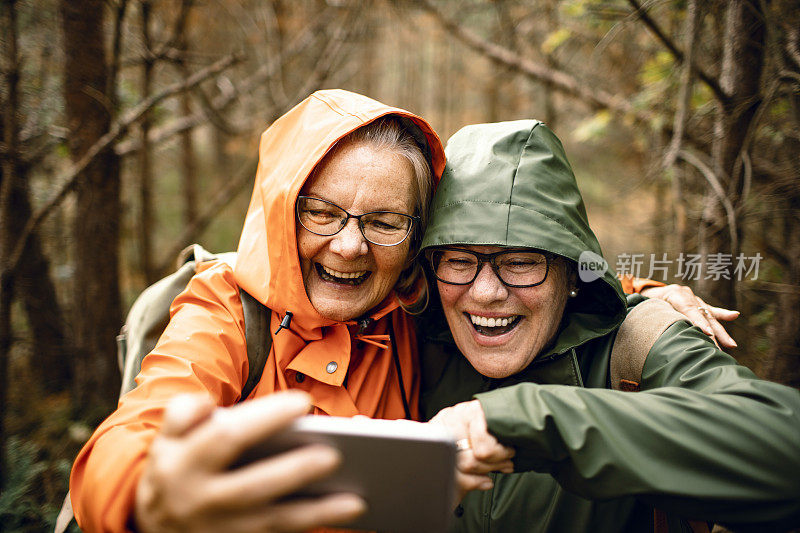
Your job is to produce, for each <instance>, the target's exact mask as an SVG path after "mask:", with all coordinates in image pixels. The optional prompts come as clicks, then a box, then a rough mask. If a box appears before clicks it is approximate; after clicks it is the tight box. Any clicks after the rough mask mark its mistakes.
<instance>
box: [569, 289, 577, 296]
mask: <svg viewBox="0 0 800 533" xmlns="http://www.w3.org/2000/svg"><path fill="white" fill-rule="evenodd" d="M576 296H578V290H577V289H572V290H571V291H569V297H570V298H575V297H576Z"/></svg>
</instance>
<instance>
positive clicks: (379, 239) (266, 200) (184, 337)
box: [70, 90, 444, 531]
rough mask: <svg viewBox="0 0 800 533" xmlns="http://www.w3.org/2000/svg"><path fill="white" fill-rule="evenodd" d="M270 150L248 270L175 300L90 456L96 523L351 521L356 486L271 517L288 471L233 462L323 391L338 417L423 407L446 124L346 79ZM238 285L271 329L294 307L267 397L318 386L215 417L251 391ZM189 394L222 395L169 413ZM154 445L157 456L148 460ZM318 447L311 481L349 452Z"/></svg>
mask: <svg viewBox="0 0 800 533" xmlns="http://www.w3.org/2000/svg"><path fill="white" fill-rule="evenodd" d="M259 151H260V153H259V156H260V158H259V165H258V171H257V174H256V181H255V188H254V191H253V196H252V200H251V202H250V207H249V209H248V212H247V218H246V220H245V223H244V229H243V230H242V235H241V240H240V242H239V247H238V252H239V254H238V258H237V261H236V266H235V268H233V269H231V268H230V267H229V266H227V265H226V264H223V263H221V262H215V263H211V264H209V265H207V266H206V265H204V266H203V267H202V270H201V271H200V272H199V273H198V274H197V275H196V276H195V277H194V278H193V279H192V281H191V282H190V284H189V286H188V287H187V289H186V291H184V293H182V294H181V295H180V296H178V298H176V300H175V301H174V302H173V305H172V309H171V320H170V323H169V325H168V327H167V329H166V330H165V332H164V334H163V335H162V337H161V339H160V340H159V343H158V345H157V346H156V348H155V349H154V350H153V352H151V353H150V354H149V355H148V356H147V357H146V358H145V360H144V362H143V364H142V371H141V373H140V374H139V377H138V378H137V384H138V385H137V387H136V388H135V389H134V390H133V391H132V392H130V393H128V394H127V395H126V396H124V397H123V398H122V399H121V400H120V404H119V407H118V409H117V410H116V411H115V412H114V413H113V414H112V415H111V416H110V417H109V418H108V419H106V420H105V421H104V422H103V424H102V425H101V426H100V427H99V428H98V429H97V430H96V431H95V433H94V435H93V436H92V437H91V439H90V440H89V442H88V443H87V444H86V445H85V446H84V448H83V450H82V451H81V453H80V455H79V456H78V458H77V460H76V462H75V465H74V467H73V470H72V476H71V480H70V490H71V495H72V502H73V506H74V509H75V515H76V518H77V520H78V523H79V525H80V526H81V527H83V528H84V529H86V530H91V531H124V530H126V529H128V528H132V527H133V526H134V507H136V511H137V512H136V517H135V520H136V521H137V522H138V524H135V525H137V526H138V527H139V528H140V529H148V527H157V528H163V527H165V526H166V525H168V524H171V525H173V526H174V527H176V528H177V529H186V528H188V527H197V526H200V525H202V526H203V527H204V528H207V529H211V530H213V529H216V528H221V527H222V525H223V524H224V530H225V531H234V530H236V529H237V528H238V526H241V528H242V529H249V528H252V527H253V526H258V527H261V528H266V527H268V526H269V525H270V524H272V523H277V524H281V525H282V526H284V527H297V528H305V527H311V526H315V525H318V524H319V523H330V522H333V521H336V520H342V519H345V518H349V517H351V516H352V515H353V514H354V513H356V512H358V511H359V510H360V508H361V505H363V504H361V502H360V500H355V497H354V496H351V497H350V499H349V500H348V499H347V498H348V497H347V496H344V497H333V498H332V499H331V500H330V501H329V502H327V507H326V506H325V502H322V503H320V502H317V503H316V505H317V506H316V507H309V508H308V509H303V508H301V509H300V510H301V511H302V512H299V513H298V512H296V511H297V510H298V509H297V508H292V507H289V504H283V507H281V506H280V505H276V506H275V508H274V509H273V510H272V512H269V513H265V512H264V511H265V506H266V505H267V503H270V502H272V501H273V500H274V499H275V498H276V497H277V496H280V495H282V494H283V493H287V492H290V490H291V488H292V487H283V490H282V491H281V490H279V489H278V485H279V483H278V480H276V479H274V478H270V477H269V476H267V475H264V474H266V473H263V472H259V471H258V469H257V468H251V469H249V470H248V469H240V470H243V471H245V470H247V472H244V473H239V474H240V475H241V476H245V477H246V476H247V475H249V476H250V477H249V478H247V480H246V481H245V480H244V478H237V479H234V476H235V475H234V474H232V473H227V474H225V473H223V470H224V468H225V467H226V466H227V463H226V460H227V461H228V462H229V460H230V459H232V458H234V457H235V454H236V453H238V452H237V450H239V449H240V448H242V447H245V446H246V444H247V443H250V442H252V441H257V440H258V439H260V438H263V437H264V435H267V434H269V433H271V432H273V431H275V430H276V427H277V426H278V425H280V422H279V421H283V422H282V423H283V424H284V425H285V424H286V423H288V421H289V419H290V418H291V417H293V416H298V415H299V414H301V413H303V412H304V411H306V410H307V409H308V404H309V402H310V404H311V405H312V406H313V412H315V413H322V414H328V415H338V416H352V415H356V414H361V415H366V416H369V417H374V418H389V419H392V418H404V417H409V418H416V416H417V396H418V387H419V379H418V370H417V368H418V365H417V362H416V360H415V357H416V339H415V337H414V331H413V326H412V324H411V319H410V317H409V316H408V315H407V314H406V313H405V312H403V311H402V309H400V305H401V300H403V301H405V302H406V303H409V304H410V303H413V301H415V300H419V299H420V298H422V297H423V296H424V294H422V293H423V292H424V288H423V287H424V283H422V280H421V271H420V269H419V267H418V266H417V265H416V263H415V262H414V261H413V259H414V257H415V255H416V252H417V246H418V244H419V241H420V239H421V233H420V228H421V227H423V225H424V220H425V219H426V218H427V209H428V205H429V200H430V197H431V195H432V191H433V187H434V184H435V182H436V181H438V178H439V176H440V175H441V172H442V169H443V167H444V153H443V149H442V145H441V142H440V140H439V138H438V137H437V136H436V134H435V133H434V131H433V130H432V128H431V127H430V126H429V125H428V124H427V123H426V122H425V121H424V120H422V119H421V118H419V117H417V116H415V115H413V114H411V113H409V112H407V111H404V110H401V109H397V108H392V107H389V106H386V105H383V104H381V103H379V102H376V101H374V100H371V99H369V98H366V97H363V96H360V95H357V94H353V93H349V92H346V91H341V90H331V91H319V92H317V93H315V94H313V95H311V96H310V97H309V98H307V99H305V100H304V101H303V102H302V103H300V104H299V105H298V106H296V107H295V108H294V109H292V110H291V111H289V112H288V113H287V114H286V115H284V116H283V117H281V118H280V119H278V120H277V121H276V122H275V123H274V124H273V125H272V126H271V127H270V128H269V129H267V130H266V131H265V132H264V134H263V135H262V137H261V145H260V149H259ZM365 213H367V214H365ZM351 218H352V219H355V220H351ZM296 221H297V223H296ZM240 288H241V289H243V290H245V291H247V292H248V293H249V294H251V295H252V296H254V297H255V298H256V299H257V300H258V301H259V302H261V303H263V304H264V305H266V307H267V308H269V309H270V310H271V322H272V323H271V327H270V329H271V331H273V332H274V331H275V330H277V329H278V327H279V325H280V324H281V322H282V321H283V325H284V326H288V327H285V328H283V329H281V331H280V332H279V333H276V334H273V340H272V347H271V351H270V355H269V358H268V360H267V363H266V367H265V368H264V372H263V375H262V378H261V380H260V382H259V384H258V385H257V387H256V388H255V390H254V391H253V393H252V394H251V398H256V399H257V398H259V397H263V396H266V395H270V394H271V393H274V392H277V391H283V390H287V389H299V390H302V391H305V392H306V393H307V395H308V396H300V395H294V396H292V395H280V396H278V397H277V398H274V399H272V402H270V401H262V402H258V401H256V402H250V401H248V402H245V403H243V404H241V406H239V408H238V410H236V409H233V410H227V412H228V414H231V416H230V417H229V418H232V419H235V418H236V416H239V417H240V418H239V420H242V423H236V422H231V421H230V420H229V421H227V422H226V421H225V420H224V418H225V416H224V415H215V416H214V417H211V418H209V414H210V413H211V412H212V409H213V407H214V406H231V405H233V404H235V403H236V402H237V400H239V396H240V393H241V390H242V386H243V384H244V383H245V381H246V379H247V369H248V364H247V355H246V343H245V336H244V318H243V311H242V304H241V301H240V297H239V289H240ZM287 316H291V319H290V320H285V319H286V317H287ZM287 322H288V324H287ZM397 369H399V370H400V371H399V372H398V371H397ZM184 393H189V394H202V395H204V396H205V397H207V398H208V399H207V400H205V401H201V402H200V404H199V405H200V407H198V403H197V401H195V402H194V403H191V402H189V403H187V404H186V405H185V408H184V409H183V410H182V411H180V410H175V412H176V413H178V412H181V414H180V415H174V416H169V415H168V416H167V417H166V420H164V411H165V407H166V405H167V403H168V401H169V400H170V399H171V398H173V397H175V396H176V395H180V394H184ZM276 402H277V403H276ZM259 409H260V410H262V411H263V412H259ZM265 412H269V415H266V414H264V413H265ZM236 413H239V415H236ZM281 417H282V418H281ZM176 418H177V419H176ZM259 420H263V423H260V422H258V421H259ZM276 420H278V421H276ZM159 432H160V435H159ZM157 435H159V438H158V439H156V441H155V442H153V441H154V439H155V438H156V436H157ZM220 442H224V445H222V446H220ZM237 443H238V444H237ZM151 445H152V447H153V448H157V449H158V452H159V453H158V454H151V456H152V457H153V459H152V460H151V461H150V462H149V463H148V462H147V460H146V459H147V456H148V451H149V449H150V448H151ZM315 452H316V454H315ZM299 453H304V452H303V451H301V452H299ZM305 453H306V454H307V455H306V456H302V455H301V456H296V457H289V459H292V458H294V460H295V463H290V464H294V465H295V466H298V465H302V466H301V467H300V468H299V469H295V470H294V471H295V472H298V473H297V474H293V477H294V481H295V483H300V482H302V481H303V480H306V478H307V477H313V476H319V475H321V474H322V473H324V472H327V471H329V470H331V469H332V468H333V467H334V464H335V462H336V458H335V456H331V453H330V450H327V449H324V450H320V449H316V450H315V449H313V448H312V449H311V450H310V451H309V450H305ZM309 454H310V455H309ZM286 455H287V456H290V455H291V454H286ZM295 455H296V454H295ZM156 457H157V459H156ZM285 468H289V467H288V466H287V467H285ZM273 470H274V468H273ZM143 471H145V475H142V473H143ZM289 471H292V469H291V468H290V470H289ZM170 476H171V477H170ZM226 476H227V477H226ZM165 477H166V478H169V479H170V480H177V481H174V483H180V484H181V489H180V490H178V491H172V492H171V494H173V495H174V494H176V493H177V494H179V495H180V496H179V497H177V498H174V501H172V502H171V503H170V501H166V502H165V501H164V498H165V497H166V498H167V499H169V496H168V495H167V496H165V487H166V486H170V483H172V481H167V482H165ZM284 478H285V476H284ZM243 483H244V485H243ZM212 485H213V489H212ZM234 486H235V487H237V488H236V489H235V490H228V489H229V488H230V487H234ZM243 487H249V489H245V488H243ZM172 488H174V487H172ZM276 492H277V493H276ZM167 493H168V494H169V493H170V492H169V491H167ZM337 498H338V499H337ZM172 504H175V505H172ZM170 505H172V507H171V509H166V507H168V506H170ZM293 505H295V506H296V505H297V504H293ZM309 505H312V504H309ZM178 507H180V508H181V509H180V511H178V512H175V508H178ZM315 512H316V513H317V514H314V513H315ZM176 515H177V516H178V518H176ZM232 515H235V517H236V519H235V520H233V519H232ZM265 515H266V516H265ZM298 516H299V517H301V518H303V519H304V520H305V521H300V522H298V523H297V525H296V526H293V524H294V523H293V522H291V520H292V519H293V518H292V517H298ZM188 517H194V518H198V519H199V520H198V521H192V520H190V519H189V518H188ZM181 520H184V521H181ZM217 520H219V521H217ZM258 520H264V522H263V523H260V522H258Z"/></svg>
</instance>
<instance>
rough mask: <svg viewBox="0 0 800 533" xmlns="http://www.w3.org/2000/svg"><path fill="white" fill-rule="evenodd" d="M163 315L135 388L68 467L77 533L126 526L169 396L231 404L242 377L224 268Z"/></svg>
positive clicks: (200, 279)
mask: <svg viewBox="0 0 800 533" xmlns="http://www.w3.org/2000/svg"><path fill="white" fill-rule="evenodd" d="M170 314H171V319H170V322H169V325H168V326H167V328H166V330H165V331H164V333H163V335H162V336H161V339H160V340H159V342H158V344H157V345H156V347H155V349H154V350H153V351H152V352H151V353H150V354H148V355H147V357H145V358H144V360H143V362H142V371H141V373H140V374H139V376H138V377H137V378H136V381H137V387H136V388H135V389H134V390H132V391H131V392H129V393H128V394H126V395H125V396H123V397H122V398H121V399H120V402H119V406H118V407H117V410H116V411H114V412H113V413H112V414H111V415H110V416H109V417H108V418H107V419H106V420H105V421H104V422H103V423H102V424H101V425H100V426H99V427H98V428H97V430H96V431H95V432H94V434H93V435H92V436H91V438H90V439H89V441H88V442H87V443H86V444H85V445H84V447H83V449H82V450H81V452H80V454H79V455H78V457H77V459H76V460H75V464H74V465H73V468H72V474H71V476H70V495H71V499H72V505H73V508H74V510H75V517H76V520H77V522H78V524H79V525H80V526H81V528H82V529H83V530H84V531H128V530H130V529H131V528H130V524H129V521H130V519H131V517H132V514H133V505H134V496H135V491H136V484H137V482H138V480H139V476H140V475H141V472H142V469H143V467H144V462H145V458H146V456H147V450H148V448H149V446H150V443H151V442H152V440H153V438H154V437H155V436H156V434H157V433H158V430H159V427H160V425H161V418H162V414H163V411H164V407H165V406H166V404H167V402H168V401H169V400H170V399H171V398H172V397H174V396H175V395H177V394H181V393H194V394H205V395H209V396H210V397H211V398H212V399H213V401H214V402H215V403H216V404H217V405H230V404H233V403H234V402H236V400H237V399H238V397H239V394H240V391H241V387H242V384H243V380H244V379H246V378H247V350H246V343H245V338H244V318H243V314H242V306H241V302H240V301H239V294H238V289H237V288H236V284H235V282H234V281H233V272H232V271H231V270H230V268H228V267H227V266H225V265H222V264H220V263H216V264H213V265H210V266H209V267H206V270H204V271H202V272H200V273H198V274H197V275H196V276H195V277H194V278H192V281H191V282H190V283H189V285H188V287H187V289H186V290H185V291H184V292H183V293H181V294H180V295H179V296H178V297H177V298H176V299H175V301H174V302H173V304H172V308H171V310H170Z"/></svg>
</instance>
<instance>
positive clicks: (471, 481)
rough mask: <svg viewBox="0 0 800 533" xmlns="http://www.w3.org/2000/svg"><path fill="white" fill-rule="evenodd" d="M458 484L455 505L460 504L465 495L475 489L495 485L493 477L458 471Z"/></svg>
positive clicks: (483, 488)
mask: <svg viewBox="0 0 800 533" xmlns="http://www.w3.org/2000/svg"><path fill="white" fill-rule="evenodd" d="M456 486H457V488H458V491H457V494H456V501H455V505H458V502H460V501H461V500H462V499H464V496H466V494H467V493H468V492H470V491H473V490H490V489H491V488H492V487H494V483H493V482H492V478H490V477H489V476H485V475H484V476H481V475H475V474H465V473H463V472H458V471H457V472H456Z"/></svg>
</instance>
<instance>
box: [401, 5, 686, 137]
mask: <svg viewBox="0 0 800 533" xmlns="http://www.w3.org/2000/svg"><path fill="white" fill-rule="evenodd" d="M394 2H398V0H394ZM416 2H417V4H419V5H420V7H422V8H423V9H425V10H426V11H428V12H429V13H431V14H432V15H433V16H434V18H435V19H436V20H437V21H438V22H439V24H440V25H441V26H442V27H444V28H445V29H446V30H448V31H449V32H450V33H452V34H453V35H454V36H455V37H456V38H457V39H458V40H460V41H461V42H463V43H464V44H466V45H467V46H469V47H470V48H472V49H473V50H476V51H477V52H479V53H481V54H483V55H485V56H487V57H488V58H490V59H491V60H493V61H496V62H498V63H500V64H503V65H506V66H508V67H509V68H511V69H513V70H515V71H517V72H519V73H521V74H523V75H525V76H528V77H530V78H533V79H535V80H538V81H540V82H543V83H546V84H549V85H550V86H551V87H552V88H553V89H556V90H559V91H561V92H563V93H565V94H567V95H570V96H573V97H577V98H579V99H581V100H582V101H584V102H585V103H588V104H589V106H590V107H592V108H594V109H608V110H610V111H614V112H616V113H619V114H621V115H624V116H630V117H633V118H634V119H635V120H636V121H637V122H639V123H643V124H648V125H652V124H653V118H654V117H653V115H652V114H650V113H648V112H646V111H643V110H637V109H635V108H634V107H633V106H632V105H631V103H630V102H629V101H627V100H625V99H624V98H620V97H618V96H616V95H614V94H612V93H609V92H607V91H604V90H602V89H593V88H592V87H590V86H588V85H586V84H584V83H581V82H580V81H579V80H578V79H577V78H575V77H574V76H572V75H570V74H567V73H566V72H564V71H561V70H558V69H555V68H550V67H546V66H544V65H541V64H538V63H535V62H533V61H530V60H528V59H526V58H524V57H522V56H521V55H519V54H516V53H514V52H513V51H511V50H509V49H508V48H505V47H502V46H500V45H497V44H495V43H492V42H489V41H486V40H485V39H483V38H481V37H480V36H478V35H477V34H475V33H473V32H472V31H470V30H468V29H467V28H464V27H463V26H461V25H460V24H459V23H457V22H455V21H454V20H452V19H450V18H448V17H447V16H446V15H444V14H443V13H442V12H441V11H440V10H439V9H438V8H437V7H436V6H434V5H433V4H432V3H431V2H430V0H416ZM698 144H699V143H698Z"/></svg>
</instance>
